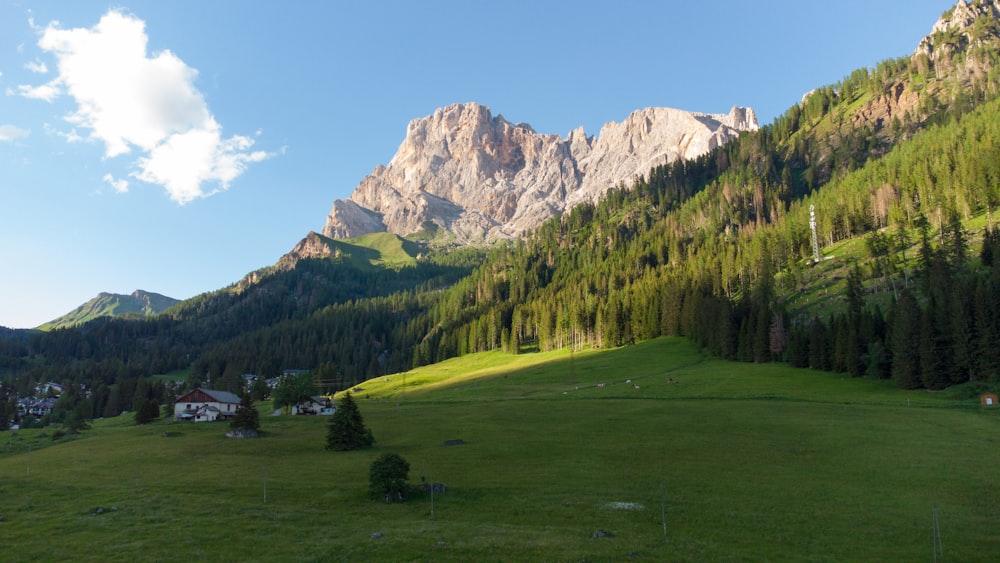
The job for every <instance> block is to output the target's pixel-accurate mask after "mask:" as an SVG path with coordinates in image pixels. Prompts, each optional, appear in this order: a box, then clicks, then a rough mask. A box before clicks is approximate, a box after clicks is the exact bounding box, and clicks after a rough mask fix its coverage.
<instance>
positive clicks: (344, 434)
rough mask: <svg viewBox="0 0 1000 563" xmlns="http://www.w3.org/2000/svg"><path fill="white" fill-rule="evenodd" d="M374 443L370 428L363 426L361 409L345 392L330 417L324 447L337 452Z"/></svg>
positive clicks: (356, 448)
mask: <svg viewBox="0 0 1000 563" xmlns="http://www.w3.org/2000/svg"><path fill="white" fill-rule="evenodd" d="M373 443H375V439H374V438H373V437H372V433H371V430H369V429H368V428H366V427H365V422H364V419H362V418H361V411H359V410H358V405H357V403H355V402H354V398H353V397H351V394H350V393H349V392H348V393H345V394H344V396H343V398H341V399H340V404H339V405H337V410H335V411H334V413H333V416H331V417H330V425H329V428H328V430H327V435H326V449H328V450H334V451H338V452H343V451H350V450H358V449H361V448H364V447H366V446H370V445H372V444H373Z"/></svg>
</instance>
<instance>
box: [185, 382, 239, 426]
mask: <svg viewBox="0 0 1000 563" xmlns="http://www.w3.org/2000/svg"><path fill="white" fill-rule="evenodd" d="M239 406H240V398H239V397H237V396H236V395H234V394H233V393H230V392H229V391H216V390H214V389H202V388H201V387H199V388H197V389H195V390H193V391H188V392H187V393H185V394H183V395H181V396H180V397H178V398H177V402H175V403H174V420H190V421H194V422H211V421H213V420H220V419H221V420H226V419H230V418H232V417H234V416H236V408H237V407H239Z"/></svg>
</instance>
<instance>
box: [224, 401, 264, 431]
mask: <svg viewBox="0 0 1000 563" xmlns="http://www.w3.org/2000/svg"><path fill="white" fill-rule="evenodd" d="M229 427H230V428H235V429H239V430H253V431H254V432H257V431H258V430H260V413H259V412H258V411H257V407H256V405H254V404H253V398H252V397H251V396H250V393H248V392H244V393H243V395H242V396H241V397H240V406H238V407H236V416H234V417H233V420H232V421H230V422H229Z"/></svg>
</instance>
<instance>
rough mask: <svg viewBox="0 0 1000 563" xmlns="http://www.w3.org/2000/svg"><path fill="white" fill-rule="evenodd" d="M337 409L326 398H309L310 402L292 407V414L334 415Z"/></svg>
mask: <svg viewBox="0 0 1000 563" xmlns="http://www.w3.org/2000/svg"><path fill="white" fill-rule="evenodd" d="M335 410H337V407H335V406H333V401H331V400H330V399H328V398H326V397H309V400H308V401H305V402H302V403H299V404H297V405H295V406H294V407H292V414H311V415H316V414H322V415H329V414H333V411H335Z"/></svg>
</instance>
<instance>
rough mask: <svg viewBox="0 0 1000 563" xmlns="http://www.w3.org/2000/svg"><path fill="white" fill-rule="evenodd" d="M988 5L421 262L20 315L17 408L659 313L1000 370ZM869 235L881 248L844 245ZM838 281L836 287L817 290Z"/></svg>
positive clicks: (3, 363)
mask: <svg viewBox="0 0 1000 563" xmlns="http://www.w3.org/2000/svg"><path fill="white" fill-rule="evenodd" d="M977 25H978V27H977V28H976V29H978V31H977V33H979V34H980V37H981V38H982V39H983V40H982V41H980V42H978V43H975V44H974V45H975V46H974V47H968V48H962V49H959V48H955V49H952V50H950V51H947V52H948V53H949V54H948V56H947V57H944V58H942V57H938V58H936V59H932V58H930V57H928V56H927V55H921V54H918V55H914V56H913V57H908V58H901V59H894V60H889V61H885V62H883V63H881V64H879V65H878V66H877V67H876V68H874V69H860V70H858V71H855V72H854V73H852V74H851V75H850V76H849V77H846V78H845V79H843V80H842V81H840V82H838V83H836V84H833V85H830V86H826V87H823V88H819V89H817V90H816V91H814V92H812V93H811V94H810V95H809V96H807V97H806V98H805V99H804V100H803V102H802V103H801V104H796V105H795V106H793V107H792V108H790V109H789V110H788V111H787V112H786V113H785V114H784V115H782V116H780V117H779V118H777V119H776V120H775V121H774V123H773V124H771V125H769V126H765V127H763V128H761V129H760V130H759V131H756V132H753V133H744V134H743V135H741V136H740V137H739V138H738V139H736V140H735V141H733V142H731V143H729V144H727V145H725V146H722V147H720V148H718V149H716V150H714V151H711V152H710V153H708V154H706V155H704V156H702V157H700V158H698V159H695V160H693V161H686V162H675V163H673V164H669V165H664V166H660V167H657V168H655V169H653V170H650V171H649V173H648V174H647V175H645V176H643V177H639V178H636V179H634V181H632V182H629V183H622V184H620V185H619V186H616V187H615V188H613V189H611V190H610V191H609V192H608V193H607V195H606V196H605V197H603V198H602V199H601V200H600V201H598V202H596V203H588V204H583V205H580V206H578V207H576V208H574V209H573V210H572V211H570V212H568V213H566V214H564V215H562V216H560V217H556V218H554V219H552V220H550V221H548V222H547V223H545V224H544V225H543V226H542V227H540V228H539V229H537V230H536V231H535V232H533V233H531V234H530V235H529V236H527V237H525V238H523V239H520V240H515V241H509V242H498V243H496V244H494V245H492V246H490V247H488V248H466V249H443V250H437V251H429V252H428V253H427V255H426V256H423V257H421V258H420V259H419V260H417V262H416V265H415V266H396V267H369V266H364V265H359V264H356V263H351V262H347V261H337V260H318V259H312V260H302V261H300V262H298V264H297V265H296V266H295V267H294V268H292V269H288V270H281V269H275V270H273V271H269V272H267V273H266V274H265V275H262V276H260V279H257V280H254V281H253V282H249V281H245V282H243V283H241V284H238V285H235V286H233V287H230V288H226V289H224V290H220V291H217V292H214V293H210V294H205V295H202V296H199V297H197V298H195V299H192V300H189V301H187V302H184V303H182V304H181V305H179V306H177V307H175V308H173V309H172V310H170V311H168V312H167V313H165V314H162V315H160V316H159V317H156V318H153V319H150V320H123V319H110V318H109V319H99V320H95V321H92V322H90V323H87V324H86V325H83V326H81V327H77V328H70V329H62V330H55V331H51V332H30V333H28V332H24V331H8V330H4V331H3V332H2V333H0V375H2V378H3V379H2V382H3V383H2V387H0V394H2V397H3V398H4V401H0V405H3V407H2V408H4V411H3V412H0V415H2V416H0V423H3V424H6V422H7V420H9V418H10V416H11V413H12V412H13V407H12V406H11V404H10V403H11V401H10V400H9V399H10V398H12V397H14V396H15V395H21V396H24V395H25V394H27V393H28V392H29V390H30V389H32V388H33V387H34V386H35V384H36V383H38V382H43V381H57V382H64V383H68V384H72V385H70V389H76V391H73V392H70V393H64V395H63V397H62V398H61V399H60V408H59V409H57V411H56V413H54V414H53V417H54V419H58V418H59V417H62V418H66V417H68V416H70V413H76V414H75V415H74V416H77V417H83V418H96V417H101V416H109V415H113V414H117V413H119V412H121V411H123V410H131V409H134V408H136V405H141V404H142V403H143V401H146V400H149V399H155V400H157V401H158V402H159V403H161V404H169V402H170V399H171V397H170V394H171V392H172V391H171V389H170V388H169V386H167V385H165V384H164V383H163V381H162V379H158V380H155V381H154V380H153V379H151V378H152V376H154V375H156V374H163V373H167V372H171V371H174V370H183V369H189V370H190V375H189V376H188V381H187V385H188V386H195V385H201V384H210V385H211V386H212V387H215V388H220V389H228V390H230V391H239V387H240V386H241V385H242V380H241V378H240V375H241V374H244V373H257V374H261V375H265V376H270V375H274V374H277V373H280V372H281V370H283V369H287V368H300V369H309V370H312V372H313V374H314V376H315V379H316V381H317V382H318V383H320V385H321V386H322V387H323V388H324V390H328V391H332V390H340V389H346V388H349V387H352V386H354V385H356V384H357V383H358V382H360V381H363V380H365V379H367V378H371V377H374V376H378V375H382V374H386V373H393V372H397V371H401V370H406V369H409V368H411V367H414V366H419V365H425V364H429V363H434V362H438V361H441V360H444V359H446V358H450V357H454V356H459V355H463V354H468V353H472V352H480V351H486V350H503V351H505V352H508V353H512V354H516V353H524V352H529V351H531V350H551V349H555V348H567V347H570V348H574V349H582V348H586V347H599V348H605V347H615V346H622V345H628V344H632V343H635V342H639V341H642V340H646V339H650V338H655V337H657V336H660V335H682V336H686V337H688V338H690V339H692V340H693V341H694V342H696V343H697V344H698V345H699V346H701V347H703V348H704V349H705V350H706V351H708V352H710V353H711V354H714V355H717V356H720V357H723V358H727V359H733V360H739V361H747V362H771V361H779V362H788V363H790V364H792V365H795V366H801V367H811V368H815V369H821V370H831V371H838V372H843V373H846V374H849V375H850V376H852V377H871V378H878V379H891V380H892V381H894V382H895V383H896V384H897V385H898V386H899V387H902V388H908V389H910V388H921V387H922V388H927V389H942V388H945V387H948V386H951V385H955V384H961V383H966V382H973V383H974V384H976V385H980V386H994V387H995V386H996V385H997V384H998V382H1000V371H998V369H997V367H996V366H997V365H998V362H997V360H998V358H997V356H998V355H1000V349H997V347H996V346H995V343H996V342H997V339H998V337H1000V264H998V262H1000V227H997V226H995V225H994V219H993V214H994V213H995V210H996V207H997V204H998V203H1000V149H998V148H997V147H998V145H997V143H998V142H1000V97H998V95H997V94H998V85H1000V78H998V73H1000V66H998V65H997V64H996V63H997V59H998V57H1000V49H998V48H997V45H998V43H997V40H996V38H997V37H1000V32H998V29H997V22H995V21H993V20H989V21H986V20H984V21H983V22H982V23H981V24H977ZM980 28H982V29H980ZM934 40H935V41H936V42H938V43H939V44H946V45H951V44H956V45H957V44H958V43H960V42H959V41H958V39H956V38H955V37H951V35H949V33H939V34H938V35H937V36H935V37H934ZM949 42H951V43H949ZM970 69H971V70H970ZM892 100H897V102H892ZM898 100H910V101H911V103H909V104H908V105H906V104H903V103H901V102H898ZM894 103H895V104H896V105H893V104H894ZM885 108H888V110H886V109H885ZM810 207H812V208H813V209H815V212H816V229H815V238H816V241H817V244H818V246H819V247H820V261H819V262H818V263H817V262H816V261H815V259H814V258H815V257H814V249H813V245H812V237H813V233H812V231H811V229H810ZM851 241H855V243H856V244H855V248H863V252H861V253H860V254H858V253H856V252H855V253H853V254H851V253H844V254H839V255H838V254H836V253H829V254H828V253H827V251H826V249H829V248H832V247H835V246H837V245H839V244H843V243H847V242H851ZM819 285H822V286H823V287H824V288H825V289H824V290H823V291H824V292H826V294H827V296H828V297H829V298H828V299H826V300H824V301H823V304H822V305H818V304H813V305H808V304H807V305H803V304H802V300H801V299H800V297H801V295H803V294H805V293H809V292H813V291H816V288H817V286H819ZM830 292H832V293H833V295H832V296H830V295H829V293H830ZM80 385H84V386H86V388H87V389H89V390H90V391H91V393H90V396H89V397H86V396H85V394H84V393H82V392H80V391H79V389H80Z"/></svg>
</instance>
